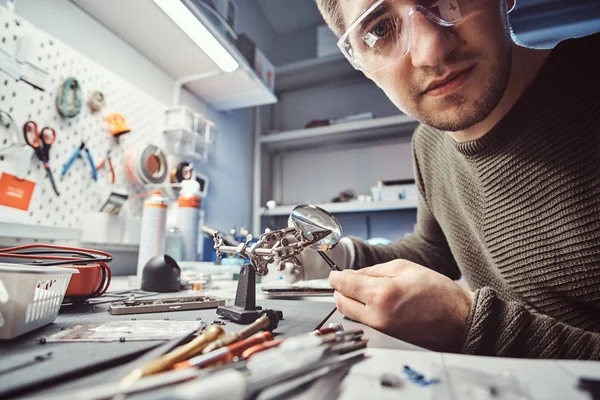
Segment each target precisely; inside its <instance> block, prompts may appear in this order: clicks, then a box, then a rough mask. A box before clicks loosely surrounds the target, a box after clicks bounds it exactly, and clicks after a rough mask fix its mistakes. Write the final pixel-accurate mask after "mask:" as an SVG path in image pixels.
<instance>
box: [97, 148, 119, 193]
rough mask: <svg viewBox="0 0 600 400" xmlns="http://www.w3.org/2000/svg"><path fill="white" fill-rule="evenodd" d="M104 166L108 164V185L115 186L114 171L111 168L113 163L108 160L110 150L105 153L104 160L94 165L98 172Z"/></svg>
mask: <svg viewBox="0 0 600 400" xmlns="http://www.w3.org/2000/svg"><path fill="white" fill-rule="evenodd" d="M105 164H108V169H110V183H111V184H113V185H114V184H115V169H114V167H113V163H112V161H111V160H110V150H109V151H108V152H107V153H106V158H105V159H104V160H102V161H100V163H98V165H96V169H97V170H99V169H101V168H102V167H103V166H104V165H105Z"/></svg>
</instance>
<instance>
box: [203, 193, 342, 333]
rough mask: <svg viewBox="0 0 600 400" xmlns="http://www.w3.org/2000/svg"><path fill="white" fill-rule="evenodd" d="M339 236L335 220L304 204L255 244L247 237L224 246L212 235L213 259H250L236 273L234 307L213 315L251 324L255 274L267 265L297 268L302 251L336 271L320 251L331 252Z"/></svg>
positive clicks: (254, 308)
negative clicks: (282, 226)
mask: <svg viewBox="0 0 600 400" xmlns="http://www.w3.org/2000/svg"><path fill="white" fill-rule="evenodd" d="M341 237H342V227H341V225H340V223H339V222H338V220H337V219H336V218H335V217H334V216H333V215H331V214H330V213H328V212H327V211H325V210H323V209H322V208H319V207H316V206H312V205H308V204H303V205H300V206H297V207H295V208H294V209H293V210H292V212H291V214H290V217H289V220H288V228H285V229H280V230H276V231H270V232H266V233H264V234H262V235H261V236H260V237H259V239H258V242H256V243H251V242H252V235H248V236H247V237H246V242H245V243H240V244H239V245H237V246H226V245H225V244H224V240H223V237H222V236H221V235H220V234H219V233H218V232H215V234H214V243H215V244H214V248H215V250H216V252H217V259H220V258H221V256H222V255H223V254H236V255H240V256H242V258H246V259H249V260H250V262H249V263H248V264H244V266H242V269H241V271H240V278H239V280H238V286H237V291H236V296H235V301H234V304H233V305H231V306H221V307H218V308H217V314H219V315H221V316H224V317H226V318H229V319H231V320H233V321H235V322H238V323H242V324H247V323H251V322H253V321H255V320H256V319H257V318H258V316H259V314H260V310H261V307H257V306H256V285H255V282H256V280H255V278H256V275H260V276H264V275H267V273H268V272H269V268H268V267H269V264H275V265H277V268H278V269H279V270H280V271H282V270H283V269H285V266H286V263H292V264H295V265H298V266H301V262H300V260H299V258H298V255H300V253H302V252H303V251H305V250H306V249H311V250H316V251H318V252H319V254H320V255H321V257H323V259H324V260H325V262H326V263H327V265H328V266H329V268H330V269H332V270H337V271H339V270H340V268H339V267H338V266H337V265H335V263H334V262H333V261H332V260H331V259H330V258H329V257H327V255H325V253H323V251H327V250H331V249H333V248H334V247H335V246H336V245H337V243H338V242H339V240H340V238H341Z"/></svg>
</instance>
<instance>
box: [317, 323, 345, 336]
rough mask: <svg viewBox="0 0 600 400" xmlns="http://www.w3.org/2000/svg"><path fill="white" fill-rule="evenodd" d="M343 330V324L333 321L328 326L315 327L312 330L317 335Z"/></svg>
mask: <svg viewBox="0 0 600 400" xmlns="http://www.w3.org/2000/svg"><path fill="white" fill-rule="evenodd" d="M343 331H344V327H343V326H342V324H340V323H338V322H335V323H331V324H329V325H327V328H321V329H315V330H314V331H312V332H311V334H313V335H317V336H322V335H325V334H327V333H338V332H343Z"/></svg>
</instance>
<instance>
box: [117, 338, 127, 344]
mask: <svg viewBox="0 0 600 400" xmlns="http://www.w3.org/2000/svg"><path fill="white" fill-rule="evenodd" d="M126 340H127V339H125V338H124V337H121V338H119V342H121V343H125V341H126Z"/></svg>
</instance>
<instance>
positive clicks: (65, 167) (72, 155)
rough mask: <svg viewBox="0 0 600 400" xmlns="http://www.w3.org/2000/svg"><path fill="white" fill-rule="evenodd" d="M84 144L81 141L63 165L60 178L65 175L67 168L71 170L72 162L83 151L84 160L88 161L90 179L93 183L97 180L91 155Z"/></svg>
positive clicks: (96, 172) (83, 141)
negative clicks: (90, 171)
mask: <svg viewBox="0 0 600 400" xmlns="http://www.w3.org/2000/svg"><path fill="white" fill-rule="evenodd" d="M85 142H86V141H85V140H82V141H81V144H80V145H79V147H78V148H76V149H75V151H74V152H73V153H72V154H71V156H70V157H69V159H68V160H67V162H66V163H64V164H63V167H62V173H61V174H60V175H61V176H65V175H66V174H67V171H69V168H71V164H73V161H75V160H76V159H77V157H79V156H80V155H81V152H82V151H85V155H86V158H87V160H88V163H89V164H90V168H91V169H92V179H93V180H94V181H97V180H98V171H97V170H96V163H94V159H93V158H92V153H91V152H90V149H88V148H87V146H86V143H85Z"/></svg>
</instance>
